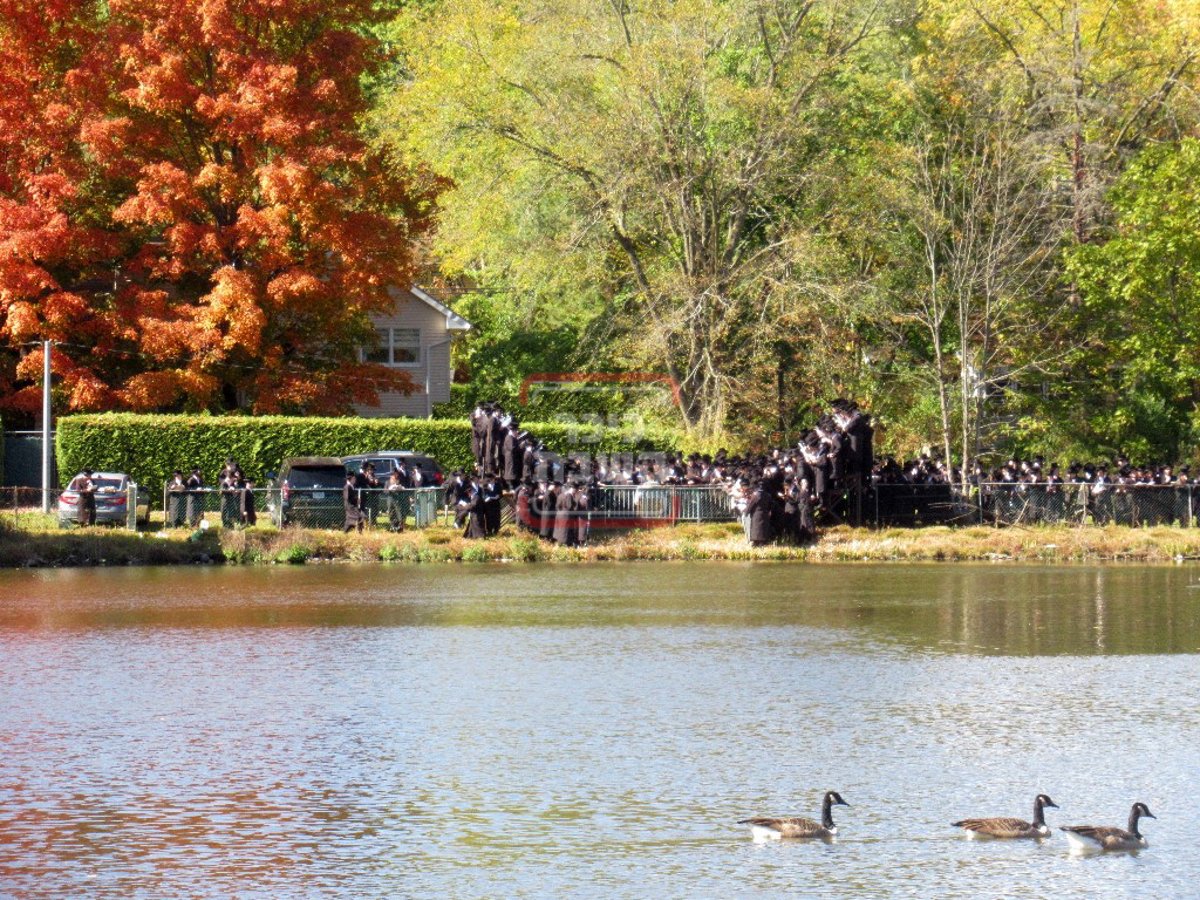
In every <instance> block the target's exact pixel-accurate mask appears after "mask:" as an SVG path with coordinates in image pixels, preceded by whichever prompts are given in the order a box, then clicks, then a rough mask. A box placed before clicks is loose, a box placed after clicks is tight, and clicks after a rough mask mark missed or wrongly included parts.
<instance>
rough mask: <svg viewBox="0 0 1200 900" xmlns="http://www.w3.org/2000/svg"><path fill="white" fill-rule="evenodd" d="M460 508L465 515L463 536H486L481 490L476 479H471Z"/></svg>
mask: <svg viewBox="0 0 1200 900" xmlns="http://www.w3.org/2000/svg"><path fill="white" fill-rule="evenodd" d="M461 508H462V510H463V512H464V513H465V514H466V517H467V530H466V531H465V532H464V534H463V537H467V538H484V537H487V525H486V521H485V513H484V509H483V492H482V491H481V490H480V488H479V482H478V479H473V480H472V481H471V486H470V488H469V490H468V492H467V496H466V499H465V500H463V501H462V503H461Z"/></svg>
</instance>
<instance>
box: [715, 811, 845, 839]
mask: <svg viewBox="0 0 1200 900" xmlns="http://www.w3.org/2000/svg"><path fill="white" fill-rule="evenodd" d="M738 824H739V825H750V826H752V827H757V828H765V829H767V830H769V831H776V832H778V833H779V836H780V837H785V838H828V837H833V836H834V834H836V833H837V832H836V827H835V828H833V829H830V828H826V827H825V826H824V825H822V824H821V823H820V822H817V821H815V820H813V819H805V818H803V817H801V816H793V817H792V818H789V819H767V818H755V819H742V820H740V821H739V822H738Z"/></svg>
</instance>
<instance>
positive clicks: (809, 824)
mask: <svg viewBox="0 0 1200 900" xmlns="http://www.w3.org/2000/svg"><path fill="white" fill-rule="evenodd" d="M849 805H850V804H849V803H847V802H846V801H845V800H843V799H842V795H841V794H839V793H838V792H837V791H828V792H827V793H826V794H825V800H824V801H823V802H822V803H821V821H820V822H814V821H813V820H812V819H804V818H799V817H797V818H791V819H763V818H759V819H742V820H740V821H739V822H738V824H739V825H749V826H750V832H751V834H753V835H754V839H755V840H777V839H779V838H820V839H822V840H829V839H830V838H832V837H833V836H834V835H835V834H837V826H836V825H834V824H833V813H832V809H833V807H834V806H849Z"/></svg>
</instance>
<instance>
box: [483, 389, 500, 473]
mask: <svg viewBox="0 0 1200 900" xmlns="http://www.w3.org/2000/svg"><path fill="white" fill-rule="evenodd" d="M503 445H504V410H502V409H501V408H500V406H499V404H496V405H494V406H493V407H492V412H491V415H490V416H489V417H488V431H487V447H486V448H485V453H484V461H483V473H484V474H485V475H499V474H500V466H501V450H502V449H503Z"/></svg>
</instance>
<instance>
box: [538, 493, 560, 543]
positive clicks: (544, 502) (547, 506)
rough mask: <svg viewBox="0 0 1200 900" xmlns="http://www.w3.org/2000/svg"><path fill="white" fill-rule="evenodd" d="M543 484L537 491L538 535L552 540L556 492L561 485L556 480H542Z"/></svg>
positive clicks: (556, 507)
mask: <svg viewBox="0 0 1200 900" xmlns="http://www.w3.org/2000/svg"><path fill="white" fill-rule="evenodd" d="M543 485H544V488H543V489H542V490H541V491H540V492H539V494H540V497H539V499H540V502H539V503H538V507H539V509H538V513H539V516H540V521H539V523H538V536H539V537H540V538H541V539H542V540H544V541H552V540H554V519H555V516H556V515H557V510H558V493H559V491H561V490H562V485H561V484H560V483H559V482H557V481H555V482H549V483H548V482H543Z"/></svg>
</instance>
